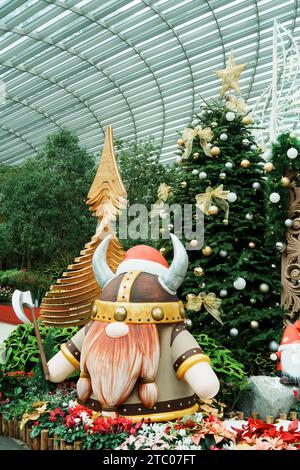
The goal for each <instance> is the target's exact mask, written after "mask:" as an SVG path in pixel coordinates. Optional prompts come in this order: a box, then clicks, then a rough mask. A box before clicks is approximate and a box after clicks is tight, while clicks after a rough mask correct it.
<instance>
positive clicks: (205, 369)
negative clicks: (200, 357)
mask: <svg viewBox="0 0 300 470" xmlns="http://www.w3.org/2000/svg"><path fill="white" fill-rule="evenodd" d="M184 380H185V381H186V382H187V383H188V384H189V385H190V387H191V388H192V389H193V390H194V392H195V393H196V395H198V397H199V398H202V399H203V400H205V399H208V398H212V397H214V396H215V395H216V394H217V393H218V391H219V389H220V382H219V380H218V377H217V376H216V374H215V373H214V371H213V370H212V368H211V366H210V365H209V364H208V362H199V363H198V364H195V365H193V366H192V367H190V369H188V370H187V371H186V373H185V374H184Z"/></svg>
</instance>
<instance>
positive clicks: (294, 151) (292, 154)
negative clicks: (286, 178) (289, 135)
mask: <svg viewBox="0 0 300 470" xmlns="http://www.w3.org/2000/svg"><path fill="white" fill-rule="evenodd" d="M286 154H287V156H288V157H289V158H291V159H294V158H296V157H297V155H298V150H297V149H295V147H291V148H290V149H288V151H287V152H286Z"/></svg>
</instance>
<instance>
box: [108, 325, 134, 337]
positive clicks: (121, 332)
mask: <svg viewBox="0 0 300 470" xmlns="http://www.w3.org/2000/svg"><path fill="white" fill-rule="evenodd" d="M128 332H129V328H128V325H127V324H126V323H123V322H120V321H115V322H113V323H109V324H108V325H107V326H106V328H105V333H106V335H107V336H109V338H114V339H116V338H121V337H122V336H126V335H128Z"/></svg>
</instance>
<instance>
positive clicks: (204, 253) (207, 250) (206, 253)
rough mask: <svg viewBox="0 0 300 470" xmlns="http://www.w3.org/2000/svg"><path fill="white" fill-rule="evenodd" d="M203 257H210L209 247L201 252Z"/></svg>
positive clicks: (210, 250)
mask: <svg viewBox="0 0 300 470" xmlns="http://www.w3.org/2000/svg"><path fill="white" fill-rule="evenodd" d="M202 253H203V255H204V256H210V255H211V254H212V249H211V247H210V246H205V247H204V248H203V250H202Z"/></svg>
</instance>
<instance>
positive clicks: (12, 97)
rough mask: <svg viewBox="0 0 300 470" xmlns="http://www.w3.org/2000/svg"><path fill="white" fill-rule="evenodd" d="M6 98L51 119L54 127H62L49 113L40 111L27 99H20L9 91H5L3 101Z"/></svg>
mask: <svg viewBox="0 0 300 470" xmlns="http://www.w3.org/2000/svg"><path fill="white" fill-rule="evenodd" d="M7 100H9V101H14V102H15V103H18V104H21V105H22V106H26V107H27V108H29V109H31V110H32V111H36V112H37V113H39V114H41V115H42V116H43V117H44V118H46V119H48V120H49V121H51V122H52V123H53V124H54V125H55V126H56V127H58V129H62V126H61V125H60V124H59V123H58V122H57V121H56V120H55V119H54V118H53V117H52V116H51V115H50V114H49V113H47V112H44V111H42V110H41V109H40V108H39V107H38V106H35V105H33V104H30V103H28V102H27V100H21V99H20V98H18V97H17V96H12V95H10V94H9V93H5V101H7Z"/></svg>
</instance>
